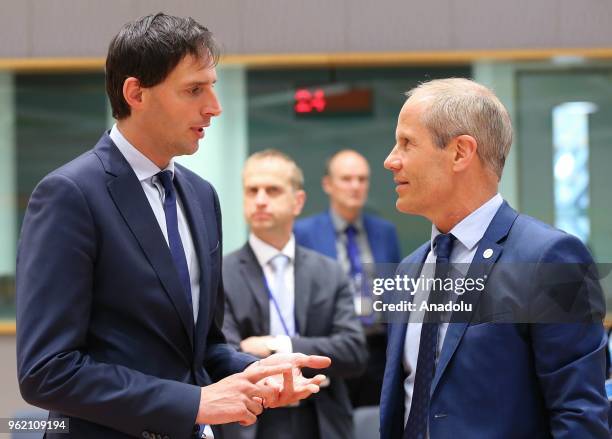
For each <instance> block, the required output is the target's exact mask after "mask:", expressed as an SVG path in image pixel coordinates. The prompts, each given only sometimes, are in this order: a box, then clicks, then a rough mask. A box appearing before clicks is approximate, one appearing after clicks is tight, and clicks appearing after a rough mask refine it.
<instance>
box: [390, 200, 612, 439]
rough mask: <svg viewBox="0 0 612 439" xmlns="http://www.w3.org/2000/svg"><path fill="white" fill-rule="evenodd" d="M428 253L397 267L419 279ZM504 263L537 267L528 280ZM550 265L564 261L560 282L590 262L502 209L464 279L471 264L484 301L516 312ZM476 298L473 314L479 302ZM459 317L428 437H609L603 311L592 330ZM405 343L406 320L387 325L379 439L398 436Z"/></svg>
mask: <svg viewBox="0 0 612 439" xmlns="http://www.w3.org/2000/svg"><path fill="white" fill-rule="evenodd" d="M429 248H430V246H429V243H427V244H425V245H423V246H422V247H420V248H419V249H417V250H416V251H415V252H414V253H412V254H411V255H410V256H408V257H407V258H406V259H405V260H404V261H403V262H402V266H400V270H402V269H405V270H406V271H407V272H410V273H409V274H410V275H413V276H415V277H416V276H418V275H419V273H420V266H421V265H422V264H423V262H424V261H425V258H426V256H427V253H428V251H429ZM486 249H491V250H492V251H493V254H492V256H490V257H489V258H485V257H484V256H483V252H484V250H486ZM487 254H490V252H487ZM507 262H526V263H533V264H534V265H535V266H536V270H535V271H534V274H533V276H532V277H527V276H525V270H516V269H513V265H512V264H504V263H507ZM549 262H555V263H568V265H567V269H566V270H565V276H568V277H569V278H572V277H574V276H576V277H578V278H579V277H580V276H581V274H580V273H578V272H576V273H573V272H572V270H573V268H572V267H573V265H569V263H583V264H589V263H591V262H592V259H591V256H590V254H589V253H588V251H587V250H586V248H585V246H584V245H583V244H582V243H581V242H580V241H579V240H578V239H577V238H575V237H573V236H571V235H568V234H565V233H563V232H561V231H559V230H556V229H554V228H552V227H549V226H547V225H545V224H544V223H541V222H540V221H538V220H535V219H533V218H530V217H527V216H524V215H519V214H517V212H516V211H514V210H513V209H512V208H511V207H509V206H508V205H507V204H506V203H504V204H503V205H502V206H501V207H500V209H499V211H498V212H497V214H496V216H495V217H494V219H493V221H492V222H491V224H490V226H489V227H488V229H487V231H486V233H485V235H484V237H483V239H482V240H481V242H480V243H479V246H478V250H477V252H476V255H475V257H474V260H473V262H472V265H471V266H470V272H469V273H468V277H472V275H473V274H474V273H473V272H472V267H480V268H477V269H478V270H480V271H479V273H478V276H477V277H481V276H484V275H487V280H486V284H485V291H484V292H483V293H481V295H480V296H478V297H480V299H479V300H480V301H481V302H482V301H483V300H484V299H482V297H492V298H497V299H499V300H498V303H501V304H504V305H506V304H511V305H512V306H521V305H522V304H525V302H530V303H534V301H535V302H537V299H535V298H537V297H538V295H539V294H540V295H541V294H543V291H542V290H541V286H542V285H544V284H545V283H543V282H542V279H537V276H538V273H541V272H542V271H546V270H545V267H544V265H545V264H547V263H549ZM404 264H406V265H404ZM538 264H539V265H538ZM514 265H516V264H514ZM515 268H516V267H515ZM540 268H541V269H540ZM576 270H577V271H579V270H578V269H576ZM538 285H539V287H538ZM487 295H488V296H487ZM501 295H503V297H499V296H501ZM472 297H475V296H472ZM534 299H535V300H534ZM473 300H475V303H473V305H474V306H475V308H474V311H473V313H477V310H478V299H473ZM453 317H454V315H453ZM462 317H463V318H462V320H461V321H459V322H454V321H455V319H454V318H451V323H450V324H449V327H448V332H447V333H446V337H445V339H444V344H443V346H442V352H441V354H440V358H439V360H438V365H437V368H436V373H435V376H434V379H433V383H432V387H431V406H430V414H429V433H430V437H431V438H432V439H443V438H453V439H454V438H483V439H484V438H509V439H510V438H512V439H514V438H550V437H555V438H602V439H603V438H606V439H607V438H609V437H610V432H609V431H608V422H607V411H608V406H609V403H608V401H607V399H606V396H605V390H604V379H605V337H604V330H603V325H602V324H601V320H600V319H601V318H602V317H603V309H598V310H596V311H595V313H594V319H592V320H591V321H595V323H553V322H552V321H551V322H548V323H532V324H519V323H511V322H510V320H509V319H508V316H507V315H492V316H489V318H484V319H482V320H478V321H474V319H473V318H472V319H470V317H473V316H470V315H469V314H468V315H463V316H462ZM510 319H511V318H510ZM500 322H506V323H500ZM405 336H406V323H403V324H402V323H394V324H391V325H389V341H388V346H387V366H386V370H385V377H384V383H383V390H382V395H381V422H380V425H381V438H382V439H398V438H401V437H402V430H403V426H404V419H405V418H404V412H405V409H404V396H405V394H404V387H403V383H404V379H405V377H406V375H405V372H404V368H403V366H402V358H403V355H404V342H405ZM413 342H414V343H418V342H419V340H414V341H413Z"/></svg>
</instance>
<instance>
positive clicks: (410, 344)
mask: <svg viewBox="0 0 612 439" xmlns="http://www.w3.org/2000/svg"><path fill="white" fill-rule="evenodd" d="M503 202H504V200H503V198H502V197H501V195H500V194H496V195H495V196H494V197H493V198H491V199H490V200H489V201H487V202H486V203H484V204H483V205H482V206H480V207H479V208H478V209H476V210H475V211H473V212H472V213H471V214H469V215H468V216H466V217H465V218H464V219H463V220H461V222H459V223H458V224H457V225H455V227H453V228H452V230H451V231H450V233H452V234H453V235H454V236H455V238H457V239H456V241H455V244H454V246H453V251H452V252H451V256H450V262H451V263H453V264H466V265H465V266H463V267H462V268H467V266H468V264H470V263H471V262H472V260H473V259H474V255H475V254H476V250H477V248H478V243H479V242H480V240H481V239H482V237H483V236H484V234H485V231H486V230H487V228H488V227H489V224H490V223H491V221H492V220H493V217H494V216H495V214H496V213H497V211H498V210H499V208H500V207H501V205H502V203H503ZM440 233H441V232H440V231H439V230H438V229H437V228H436V226H435V225H433V224H432V226H431V243H430V249H429V253H428V254H427V258H426V259H425V265H423V270H422V272H421V275H423V276H425V278H426V279H428V278H433V276H434V270H435V263H436V254H435V250H434V247H433V242H434V239H435V238H436V236H438V235H439V234H440ZM465 274H466V273H464V275H465ZM428 297H429V291H428V290H424V289H421V290H419V291H417V292H416V293H415V296H414V302H415V303H422V301H425V300H427V298H428ZM422 321H423V313H419V312H412V313H411V314H410V318H409V320H408V325H407V329H406V341H405V342H404V357H403V366H404V371H405V372H406V380H405V381H404V392H405V395H406V397H405V407H406V411H405V413H404V422H407V421H408V415H409V414H410V407H411V404H412V392H413V390H414V378H415V375H416V366H417V360H418V358H419V341H420V339H421V326H422V323H420V322H422ZM448 325H449V324H448V323H442V324H441V325H440V330H439V332H438V348H437V355H436V358H437V357H439V356H440V352H441V351H442V346H443V343H444V338H445V336H446V331H447V330H448Z"/></svg>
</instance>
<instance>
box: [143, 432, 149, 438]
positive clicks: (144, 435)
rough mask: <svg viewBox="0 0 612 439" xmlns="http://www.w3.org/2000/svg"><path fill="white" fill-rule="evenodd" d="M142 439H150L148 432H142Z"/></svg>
mask: <svg viewBox="0 0 612 439" xmlns="http://www.w3.org/2000/svg"><path fill="white" fill-rule="evenodd" d="M142 437H143V438H144V439H151V435H150V434H149V432H148V431H143V432H142Z"/></svg>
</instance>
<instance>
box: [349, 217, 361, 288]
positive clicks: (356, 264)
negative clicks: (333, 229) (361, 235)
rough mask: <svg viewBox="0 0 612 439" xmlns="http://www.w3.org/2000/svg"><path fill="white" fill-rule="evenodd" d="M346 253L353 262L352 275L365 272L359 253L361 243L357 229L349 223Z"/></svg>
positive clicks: (351, 262)
mask: <svg viewBox="0 0 612 439" xmlns="http://www.w3.org/2000/svg"><path fill="white" fill-rule="evenodd" d="M345 233H346V254H347V256H348V260H349V262H350V264H351V277H353V278H354V277H355V276H357V275H358V274H362V273H363V267H362V266H361V257H360V255H359V245H357V229H356V228H355V226H354V225H352V224H349V225H348V227H347V228H346V231H345Z"/></svg>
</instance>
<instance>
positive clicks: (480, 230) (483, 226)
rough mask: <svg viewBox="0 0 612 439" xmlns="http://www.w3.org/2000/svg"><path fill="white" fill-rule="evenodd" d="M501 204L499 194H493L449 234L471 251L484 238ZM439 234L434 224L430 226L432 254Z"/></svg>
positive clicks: (501, 199)
mask: <svg viewBox="0 0 612 439" xmlns="http://www.w3.org/2000/svg"><path fill="white" fill-rule="evenodd" d="M503 202H504V199H503V198H502V196H501V195H500V194H495V196H494V197H493V198H491V199H490V200H489V201H487V202H486V203H484V204H483V205H482V206H480V207H479V208H478V209H476V210H475V211H473V212H472V213H470V214H469V215H468V216H466V217H465V218H463V219H462V220H461V221H460V222H459V223H458V224H456V225H455V227H453V228H452V230H451V231H450V232H449V233H452V234H453V235H454V236H455V238H457V241H459V242H460V243H461V244H462V245H463V246H464V247H465V248H466V249H467V250H468V251H471V250H472V249H473V248H474V247H475V246H476V244H478V243H479V242H480V240H481V239H482V237H483V236H484V234H485V232H486V231H487V228H488V227H489V224H491V221H493V217H494V216H495V214H496V213H497V211H498V210H499V208H500V206H501V205H502V203H503ZM441 233H442V232H440V231H439V230H438V228H437V227H436V226H435V225H434V224H432V225H431V242H430V246H431V251H432V252H433V242H434V239H435V238H436V236H438V235H440V234H441Z"/></svg>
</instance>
